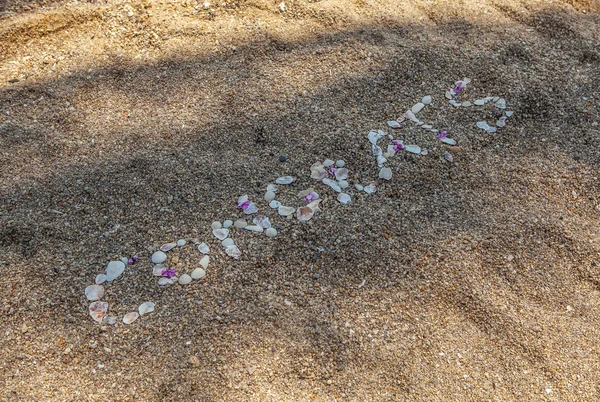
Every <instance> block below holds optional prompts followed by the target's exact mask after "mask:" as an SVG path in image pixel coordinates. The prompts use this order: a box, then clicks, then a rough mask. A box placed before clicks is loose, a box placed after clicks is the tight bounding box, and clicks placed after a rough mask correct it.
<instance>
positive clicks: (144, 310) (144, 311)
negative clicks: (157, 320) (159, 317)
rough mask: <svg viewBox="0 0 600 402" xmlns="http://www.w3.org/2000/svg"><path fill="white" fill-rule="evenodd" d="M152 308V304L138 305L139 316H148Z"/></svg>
mask: <svg viewBox="0 0 600 402" xmlns="http://www.w3.org/2000/svg"><path fill="white" fill-rule="evenodd" d="M154 306H155V304H154V303H152V302H145V303H142V304H140V306H139V307H138V313H139V314H140V315H144V314H148V313H151V312H153V311H154Z"/></svg>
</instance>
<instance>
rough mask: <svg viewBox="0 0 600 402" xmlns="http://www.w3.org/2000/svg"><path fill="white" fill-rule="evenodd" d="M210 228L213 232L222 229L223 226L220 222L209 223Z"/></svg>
mask: <svg viewBox="0 0 600 402" xmlns="http://www.w3.org/2000/svg"><path fill="white" fill-rule="evenodd" d="M210 227H211V228H212V229H213V230H215V229H221V228H222V227H223V225H222V224H221V222H217V221H215V222H213V223H211V225H210Z"/></svg>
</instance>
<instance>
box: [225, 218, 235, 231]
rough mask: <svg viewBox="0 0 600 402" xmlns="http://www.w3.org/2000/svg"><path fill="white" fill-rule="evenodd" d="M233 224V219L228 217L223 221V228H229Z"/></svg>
mask: <svg viewBox="0 0 600 402" xmlns="http://www.w3.org/2000/svg"><path fill="white" fill-rule="evenodd" d="M232 225H233V221H232V220H231V219H227V220H226V221H225V222H223V228H225V229H227V228H228V227H231V226H232Z"/></svg>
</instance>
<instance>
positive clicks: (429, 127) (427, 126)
mask: <svg viewBox="0 0 600 402" xmlns="http://www.w3.org/2000/svg"><path fill="white" fill-rule="evenodd" d="M421 128H424V129H426V130H430V129H432V128H433V126H432V125H431V124H423V125H422V126H421Z"/></svg>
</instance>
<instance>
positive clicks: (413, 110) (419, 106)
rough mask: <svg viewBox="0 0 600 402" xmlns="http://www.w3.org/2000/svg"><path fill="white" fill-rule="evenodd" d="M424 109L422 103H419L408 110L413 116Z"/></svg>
mask: <svg viewBox="0 0 600 402" xmlns="http://www.w3.org/2000/svg"><path fill="white" fill-rule="evenodd" d="M424 107H425V105H424V104H423V103H421V102H419V103H417V104H415V105H414V106H413V107H412V108H411V109H410V111H411V112H413V113H415V114H417V113H419V112H420V111H421V110H423V108H424Z"/></svg>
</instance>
